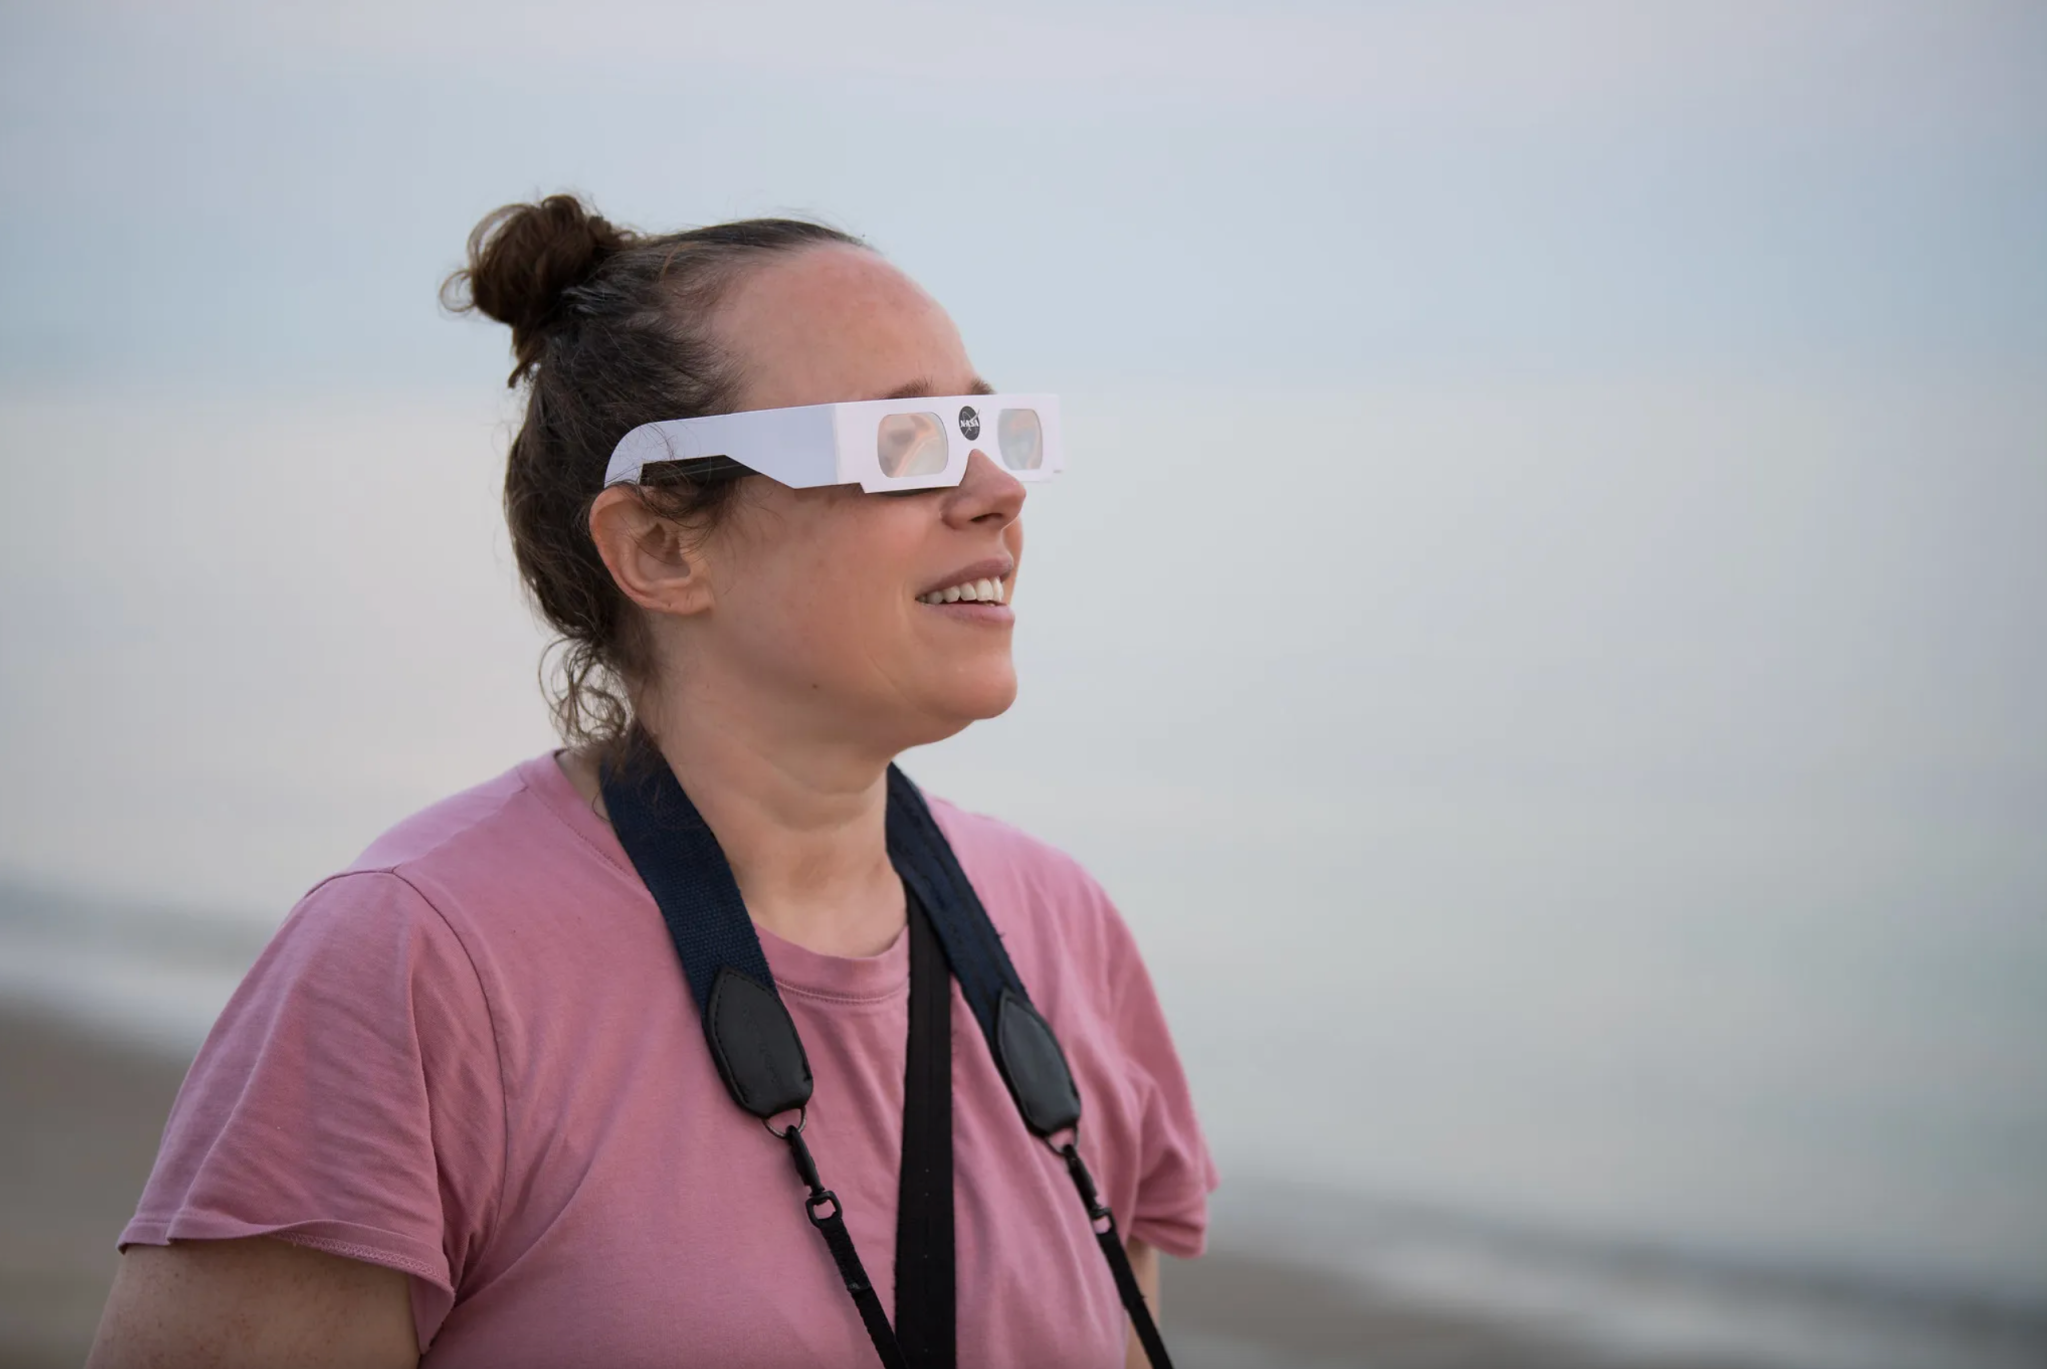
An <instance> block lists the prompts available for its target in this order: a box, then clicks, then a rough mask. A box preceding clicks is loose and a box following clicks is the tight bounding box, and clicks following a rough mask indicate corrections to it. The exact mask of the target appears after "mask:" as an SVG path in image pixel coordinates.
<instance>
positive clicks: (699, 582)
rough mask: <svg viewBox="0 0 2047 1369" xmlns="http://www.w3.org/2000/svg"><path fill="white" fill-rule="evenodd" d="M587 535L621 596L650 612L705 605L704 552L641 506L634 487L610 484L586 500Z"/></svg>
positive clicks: (682, 610)
mask: <svg viewBox="0 0 2047 1369" xmlns="http://www.w3.org/2000/svg"><path fill="white" fill-rule="evenodd" d="M590 540H592V541H593V542H595V543H596V544H597V554H598V555H599V556H601V557H603V558H604V565H605V568H606V569H608V570H609V571H610V572H611V578H612V579H613V580H614V581H615V582H616V583H617V585H618V587H619V588H620V589H621V590H623V591H625V596H626V598H628V599H630V600H632V601H633V602H634V603H636V604H638V605H639V606H640V607H641V608H644V609H651V610H652V611H654V612H656V613H669V614H678V615H688V614H695V613H702V612H703V611H704V610H706V609H708V608H709V607H710V606H711V584H710V577H709V576H708V575H706V574H705V573H704V570H705V567H704V558H703V555H702V553H701V551H700V550H699V549H698V548H697V547H696V546H695V545H694V544H693V543H692V541H691V539H690V538H689V537H687V536H686V535H685V534H684V532H683V530H682V529H681V528H680V527H678V526H676V524H675V523H673V522H671V521H670V520H669V519H666V518H663V517H661V515H659V514H657V513H656V512H654V510H652V509H650V508H648V507H647V504H646V501H645V500H643V499H642V498H641V497H640V495H639V492H638V491H637V490H634V489H632V488H631V487H629V486H625V485H613V486H612V487H611V488H609V489H607V490H605V491H604V492H603V493H602V494H599V495H598V496H597V501H596V502H595V503H594V504H592V505H591V506H590Z"/></svg>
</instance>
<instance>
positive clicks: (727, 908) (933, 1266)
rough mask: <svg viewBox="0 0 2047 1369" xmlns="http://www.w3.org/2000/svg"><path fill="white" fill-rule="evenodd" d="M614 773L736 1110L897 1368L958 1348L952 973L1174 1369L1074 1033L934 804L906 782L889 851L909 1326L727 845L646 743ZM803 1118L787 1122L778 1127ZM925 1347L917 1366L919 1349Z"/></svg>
mask: <svg viewBox="0 0 2047 1369" xmlns="http://www.w3.org/2000/svg"><path fill="white" fill-rule="evenodd" d="M629 770H630V771H631V772H632V773H630V774H628V775H622V774H620V773H618V772H616V771H613V770H610V769H607V770H606V772H605V773H604V776H603V789H604V801H605V806H606V808H607V809H608V810H609V812H610V814H611V823H612V828H613V830H614V831H615V832H616V833H617V835H618V839H619V844H620V845H622V846H623V847H624V848H625V851H626V854H627V856H628V857H630V858H631V860H632V862H633V867H634V868H635V869H636V870H637V871H638V872H639V875H640V878H641V880H642V881H644V882H645V884H646V886H647V890H648V892H649V893H651V894H652V895H653V896H654V901H655V903H656V904H657V905H658V906H659V908H660V910H661V918H662V921H663V922H664V923H665V924H666V925H667V928H668V934H669V937H670V938H671V939H672V940H673V941H674V943H675V950H676V954H677V956H678V957H679V958H680V960H681V962H682V970H683V974H684V977H685V978H686V979H687V980H688V981H689V986H690V993H691V995H692V996H693V997H694V998H695V1000H696V1003H697V1006H698V1010H699V1012H700V1013H701V1014H702V1017H703V1025H704V1037H705V1041H706V1043H707V1044H708V1045H709V1047H710V1051H711V1058H712V1060H713V1062H714V1063H715V1064H716V1065H717V1068H718V1074H719V1077H720V1078H722V1079H723V1080H724V1081H725V1087H726V1089H727V1091H729V1092H730V1093H731V1095H732V1098H733V1101H734V1102H736V1103H738V1104H739V1106H740V1107H741V1108H743V1109H745V1110H746V1111H747V1112H749V1113H751V1114H753V1115H754V1116H755V1117H758V1118H760V1119H761V1121H762V1123H763V1124H764V1125H765V1126H766V1127H767V1129H768V1131H769V1132H770V1133H771V1134H772V1135H774V1136H775V1137H777V1138H778V1139H780V1140H782V1141H784V1142H785V1143H787V1145H788V1146H789V1150H790V1156H791V1159H792V1160H793V1162H794V1164H795V1166H796V1172H797V1175H798V1177H799V1178H801V1179H802V1181H803V1184H804V1186H805V1188H806V1189H807V1191H808V1192H807V1196H806V1197H805V1199H804V1208H805V1211H806V1212H807V1213H808V1215H809V1218H810V1222H811V1225H813V1226H815V1227H816V1228H817V1229H818V1232H819V1233H820V1234H821V1235H822V1236H823V1237H824V1240H825V1244H826V1246H827V1247H828V1248H829V1250H830V1251H831V1256H832V1262H833V1263H834V1264H835V1265H836V1266H837V1268H838V1271H839V1276H840V1278H841V1280H842V1281H843V1282H844V1283H845V1285H846V1291H847V1292H848V1293H849V1294H850V1295H851V1297H852V1299H853V1304H854V1307H855V1308H856V1309H857V1310H858V1312H859V1314H860V1320H861V1322H862V1323H863V1324H864V1325H865V1326H866V1328H867V1333H868V1336H869V1338H870V1339H871V1340H872V1341H873V1342H874V1349H875V1353H876V1355H877V1356H878V1357H879V1358H880V1360H881V1363H882V1364H883V1366H884V1367H885V1369H912V1366H913V1365H914V1366H915V1369H951V1367H952V1366H953V1365H954V1363H955V1360H956V1357H957V1350H956V1343H955V1334H954V1332H955V1324H956V1314H957V1299H956V1289H955V1287H954V1277H955V1274H954V1266H953V1205H952V1048H951V1034H950V1030H949V1023H950V1003H951V988H950V983H949V981H950V979H955V978H956V979H957V980H958V981H959V985H960V993H961V996H962V997H963V998H964V999H965V1000H966V1002H967V1005H968V1007H969V1008H970V1009H971V1010H972V1011H973V1014H974V1018H975V1020H976V1021H977V1022H978V1023H979V1025H980V1027H981V1032H982V1035H983V1036H984V1037H985V1038H986V1040H987V1042H988V1049H989V1051H990V1052H991V1054H993V1056H994V1058H995V1063H996V1066H997V1068H998V1069H999V1070H1000V1072H1001V1074H1002V1077H1003V1080H1004V1081H1005V1082H1006V1083H1007V1084H1008V1085H1009V1091H1010V1094H1011V1096H1012V1097H1013V1098H1014V1099H1015V1101H1016V1105H1017V1111H1018V1113H1019V1114H1020V1115H1021V1116H1022V1118H1023V1121H1024V1125H1025V1126H1027V1127H1028V1128H1029V1129H1030V1130H1031V1131H1032V1133H1033V1134H1035V1135H1037V1136H1038V1137H1040V1138H1041V1139H1043V1140H1044V1141H1045V1142H1046V1143H1047V1145H1048V1146H1050V1147H1051V1148H1052V1149H1053V1150H1054V1152H1055V1153H1057V1154H1058V1155H1059V1157H1060V1158H1061V1159H1062V1160H1063V1161H1064V1162H1065V1164H1066V1169H1067V1173H1068V1174H1069V1176H1070V1177H1071V1178H1072V1180H1073V1184H1074V1188H1075V1189H1076V1191H1077V1192H1078V1193H1079V1194H1080V1197H1081V1202H1082V1205H1083V1206H1084V1207H1085V1208H1086V1211H1087V1216H1088V1222H1089V1225H1090V1227H1091V1229H1092V1230H1093V1232H1094V1234H1095V1240H1096V1243H1097V1244H1098V1245H1099V1246H1100V1247H1101V1250H1102V1254H1103V1258H1104V1259H1105V1260H1107V1262H1108V1265H1109V1270H1110V1274H1111V1277H1112V1278H1113V1279H1114V1280H1115V1283H1116V1291H1117V1294H1118V1296H1119V1297H1120V1298H1121V1300H1122V1303H1123V1306H1124V1309H1125V1311H1126V1312H1128V1314H1129V1316H1130V1320H1131V1324H1132V1326H1133V1327H1134V1328H1135V1329H1136V1331H1137V1336H1138V1340H1139V1341H1140V1343H1141V1344H1142V1345H1143V1346H1144V1349H1145V1353H1146V1355H1147V1356H1148V1357H1149V1358H1150V1360H1151V1363H1152V1366H1153V1369H1171V1366H1172V1361H1171V1359H1170V1358H1169V1357H1168V1355H1167V1353H1166V1347H1165V1343H1164V1341H1163V1340H1162V1339H1161V1338H1160V1336H1159V1332H1158V1327H1157V1324H1156V1323H1155V1322H1154V1321H1153V1319H1152V1316H1151V1311H1150V1309H1149V1308H1148V1307H1146V1305H1145V1302H1144V1295H1143V1291H1142V1290H1141V1289H1139V1288H1138V1286H1137V1279H1136V1277H1135V1275H1134V1273H1133V1272H1132V1270H1131V1267H1130V1259H1129V1256H1128V1254H1127V1253H1126V1252H1125V1250H1124V1248H1123V1241H1122V1237H1121V1235H1120V1234H1119V1233H1118V1231H1117V1228H1116V1219H1115V1217H1114V1216H1113V1215H1112V1214H1111V1213H1110V1211H1109V1209H1108V1207H1107V1206H1106V1205H1105V1204H1104V1203H1103V1202H1102V1201H1101V1199H1100V1197H1099V1195H1098V1194H1097V1193H1096V1190H1095V1185H1094V1179H1093V1177H1092V1176H1091V1175H1090V1174H1089V1173H1088V1169H1087V1166H1086V1165H1085V1164H1084V1163H1083V1162H1082V1161H1081V1157H1080V1150H1079V1146H1078V1141H1079V1127H1080V1094H1079V1091H1078V1090H1077V1089H1076V1088H1075V1087H1074V1082H1073V1074H1072V1071H1071V1070H1070V1069H1069V1068H1068V1066H1067V1063H1066V1056H1065V1054H1064V1052H1062V1051H1061V1050H1060V1049H1059V1042H1058V1039H1057V1038H1056V1037H1055V1036H1054V1035H1053V1034H1052V1028H1051V1025H1050V1024H1049V1023H1047V1022H1046V1021H1045V1019H1044V1018H1043V1017H1041V1016H1040V1015H1039V1014H1038V1012H1037V1010H1036V1009H1035V1008H1033V1007H1032V1006H1031V1002H1030V997H1029V995H1028V994H1027V993H1025V991H1024V986H1023V981H1022V980H1021V979H1020V978H1019V977H1018V975H1017V973H1016V967H1015V966H1014V965H1013V964H1012V963H1011V962H1010V959H1009V952H1008V951H1007V950H1006V949H1005V948H1004V947H1003V945H1002V938H1001V936H1000V935H999V934H998V933H997V932H996V930H995V926H994V924H993V923H992V922H990V921H989V918H988V913H987V910H986V909H985V908H983V907H982V906H981V900H980V898H979V896H978V895H977V894H976V893H975V892H974V887H973V885H972V883H970V882H969V881H968V879H967V877H966V872H965V871H964V870H962V869H961V868H960V864H959V859H958V857H957V856H955V855H954V854H953V850H952V847H951V845H950V844H949V843H948V842H947V841H946V839H945V834H944V833H943V832H941V831H940V830H939V828H938V824H937V822H936V821H935V820H934V819H933V818H932V816H931V811H930V809H929V807H928V806H927V805H926V804H925V802H924V796H923V795H922V794H921V793H919V792H918V790H917V787H916V786H915V785H914V784H912V783H911V782H910V780H909V778H908V777H907V776H906V775H904V774H903V773H902V771H901V770H899V769H897V768H896V767H894V766H890V767H889V772H888V813H887V832H888V854H889V860H890V862H891V864H893V865H894V866H895V869H896V872H897V874H898V875H899V876H900V877H901V878H902V881H903V886H904V890H905V893H906V895H907V902H908V905H909V931H908V934H909V937H910V962H911V964H910V1031H909V1043H908V1062H907V1064H906V1067H905V1068H906V1076H905V1085H906V1087H905V1103H904V1114H903V1157H902V1171H901V1176H900V1183H901V1188H900V1194H899V1199H898V1214H897V1228H896V1281H897V1283H896V1296H897V1325H896V1326H893V1327H892V1326H890V1324H889V1320H888V1317H887V1315H886V1314H885V1313H884V1312H883V1311H882V1308H881V1300H880V1299H879V1298H878V1297H877V1296H876V1294H875V1291H874V1286H873V1283H872V1281H871V1280H869V1278H868V1277H867V1271H866V1269H865V1268H864V1267H863V1266H862V1265H861V1263H860V1255H859V1252H858V1251H856V1250H855V1249H854V1247H853V1237H852V1234H851V1233H850V1232H849V1231H848V1230H847V1229H846V1223H845V1213H844V1210H843V1208H842V1206H841V1205H840V1203H839V1199H838V1196H837V1195H836V1194H834V1193H833V1192H832V1191H831V1190H830V1189H828V1188H826V1187H825V1186H824V1183H823V1180H822V1178H821V1177H820V1175H819V1174H818V1170H817V1163H816V1161H815V1160H814V1159H813V1158H812V1156H811V1153H810V1147H809V1146H808V1144H806V1143H805V1141H804V1139H803V1125H804V1121H805V1116H806V1114H805V1111H804V1109H805V1106H806V1105H807V1104H808V1103H809V1101H810V1095H811V1075H810V1061H809V1057H808V1056H807V1055H806V1054H805V1053H804V1050H803V1041H802V1038H801V1037H799V1036H798V1035H797V1032H796V1024H795V1022H794V1020H793V1019H791V1017H790V1016H789V1010H788V1008H787V1007H786V1006H785V1005H784V1004H783V1002H782V998H781V995H780V993H778V992H777V990H776V988H775V979H774V975H773V973H772V972H771V971H770V970H769V968H768V963H767V956H766V954H765V953H764V952H763V951H762V950H761V945H760V938H759V936H758V935H757V934H756V933H755V931H754V928H753V920H752V919H751V917H749V916H748V914H747V911H746V904H745V902H744V900H743V899H742V898H741V896H740V893H739V885H738V882H737V881H736V880H735V879H734V878H733V876H732V867H731V866H730V864H728V863H727V861H726V859H725V853H724V851H723V850H722V849H721V848H720V847H719V845H718V840H717V838H716V836H714V835H713V834H712V832H711V829H710V827H709V825H708V824H707V823H705V822H704V820H703V817H702V815H701V814H699V813H698V812H697V809H696V805H695V804H693V803H691V802H690V799H689V796H688V795H687V794H686V793H685V792H684V791H683V788H682V785H681V784H680V783H679V782H678V781H677V780H676V778H675V775H674V772H673V771H671V770H670V769H669V767H668V764H667V761H666V760H665V759H664V758H663V757H662V756H661V755H660V754H659V752H657V751H655V750H654V748H652V747H651V746H642V747H641V748H640V749H639V751H638V753H637V754H636V756H635V758H634V760H633V762H632V763H631V764H630V766H629ZM791 1113H793V1114H795V1117H794V1120H790V1121H787V1122H786V1123H785V1124H784V1125H783V1126H782V1128H781V1129H779V1130H778V1129H777V1128H776V1125H775V1119H776V1118H778V1117H786V1116H787V1115H788V1114H791ZM913 1348H914V1353H915V1355H916V1358H915V1359H914V1360H912V1359H911V1358H909V1355H908V1354H906V1351H911V1350H912V1349H913Z"/></svg>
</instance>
